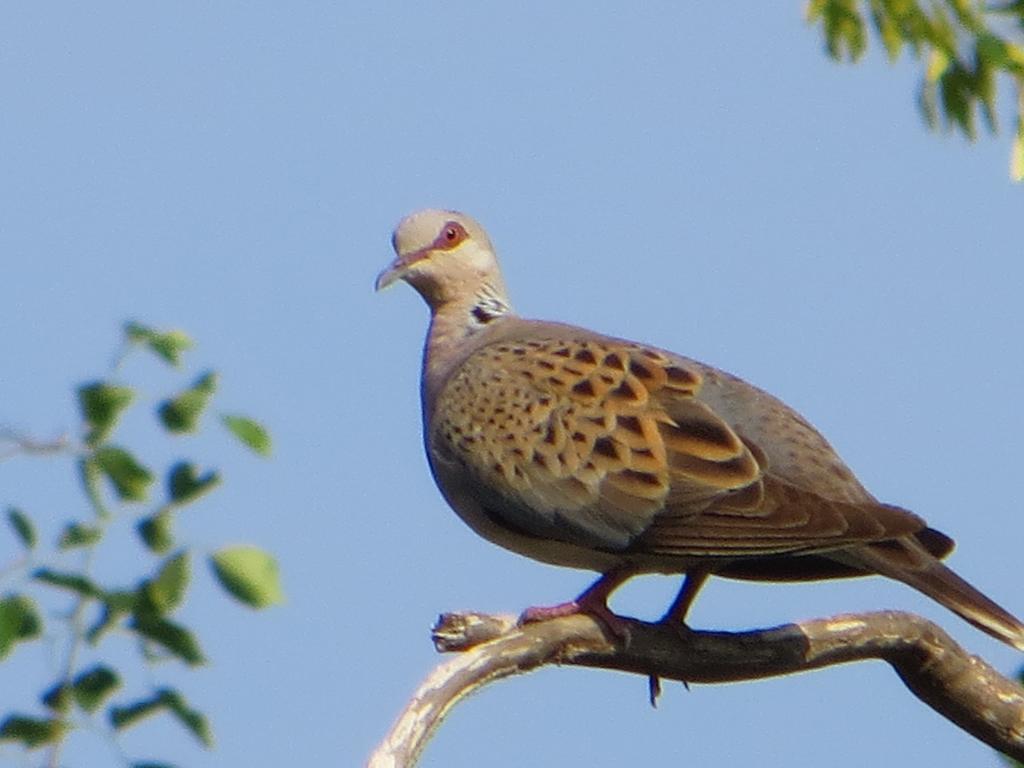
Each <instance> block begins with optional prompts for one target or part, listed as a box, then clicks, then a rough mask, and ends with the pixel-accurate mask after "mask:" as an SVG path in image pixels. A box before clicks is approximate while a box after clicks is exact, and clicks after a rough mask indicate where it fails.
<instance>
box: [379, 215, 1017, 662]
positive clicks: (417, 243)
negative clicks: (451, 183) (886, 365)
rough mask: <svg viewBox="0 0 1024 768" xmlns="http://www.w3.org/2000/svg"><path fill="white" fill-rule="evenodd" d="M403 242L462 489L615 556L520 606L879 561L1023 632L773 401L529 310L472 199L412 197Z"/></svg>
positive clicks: (590, 607)
mask: <svg viewBox="0 0 1024 768" xmlns="http://www.w3.org/2000/svg"><path fill="white" fill-rule="evenodd" d="M392 243H393V245H394V249H395V252H396V253H397V257H396V258H395V260H394V261H393V262H392V263H391V264H390V265H389V266H388V267H387V269H385V270H384V271H383V272H382V273H381V274H380V276H379V277H378V278H377V289H378V290H380V289H381V288H384V287H386V286H388V285H390V284H391V283H393V282H395V281H396V280H405V281H406V282H407V283H409V284H410V285H411V286H412V287H413V288H415V289H416V290H417V291H418V292H419V293H420V295H421V296H423V298H424V299H425V300H426V302H427V304H428V305H429V306H430V312H431V319H430V331H429V334H428V336H427V341H426V347H425V350H424V358H423V380H422V397H423V419H424V437H425V441H426V451H427V456H428V458H429V461H430V466H431V469H432V470H433V473H434V478H435V479H436V481H437V484H438V486H439V487H440V489H441V491H442V493H443V494H444V496H445V498H446V499H447V500H448V503H449V504H451V506H452V507H453V508H454V509H455V511H456V512H457V513H458V514H459V516H460V517H461V518H462V519H463V520H464V521H465V522H466V523H468V524H469V526H470V527H471V528H472V529H473V530H474V531H476V532H477V533H479V534H480V535H481V536H483V537H484V538H486V539H489V540H490V541H492V542H494V543H496V544H499V545H501V546H503V547H506V548H508V549H510V550H512V551H514V552H518V553H520V554H523V555H527V556H529V557H532V558H535V559H537V560H541V561H543V562H546V563H553V564H556V565H563V566H569V567H574V568H585V569H589V570H594V571H598V572H600V573H601V574H602V575H601V577H600V578H599V579H598V580H597V581H596V582H595V583H594V584H593V586H591V587H590V588H589V589H587V590H586V591H585V592H584V593H583V594H582V595H580V596H579V597H578V598H577V599H576V600H575V601H573V602H570V603H565V604H563V605H560V606H554V607H550V608H535V609H530V610H529V611H527V612H526V614H524V618H525V619H527V620H530V619H538V618H544V617H546V616H551V615H560V614H564V613H570V612H574V611H586V612H589V613H591V614H593V615H596V616H598V617H599V618H601V619H603V620H604V621H605V622H606V623H608V624H609V625H610V626H611V627H612V628H615V627H616V620H617V617H616V616H615V615H614V614H612V613H611V611H610V609H609V608H608V606H607V599H608V596H609V595H610V594H611V592H612V591H613V590H614V589H615V588H617V587H618V586H619V585H620V584H622V583H623V582H624V581H625V580H626V579H628V578H630V577H631V576H634V575H636V574H640V573H685V574H686V580H685V582H684V585H683V588H682V590H681V591H680V594H679V597H677V598H676V601H675V602H674V604H673V605H672V607H671V608H670V609H669V611H668V612H667V613H666V616H665V618H666V620H669V619H671V620H678V621H682V620H684V619H685V616H686V611H687V609H688V607H689V604H690V602H691V601H692V599H693V598H694V596H695V595H696V593H697V591H698V590H699V588H700V586H701V585H702V584H703V582H704V581H705V579H706V578H707V577H708V576H709V575H710V574H718V575H720V576H726V577H731V578H739V579H755V580H765V581H801V580H812V579H828V578H839V577H845V576H862V575H868V574H881V575H883V576H888V577H890V578H893V579H897V580H899V581H902V582H904V583H906V584H909V585H910V586H912V587H914V588H915V589H918V590H920V591H921V592H923V593H925V594H926V595H928V596H929V597H931V598H933V599H934V600H937V601H938V602H939V603H941V604H942V605H944V606H946V607H947V608H949V609H950V610H952V611H954V612H955V613H957V614H959V615H960V616H962V617H963V618H964V619H966V620H967V621H969V622H970V623H971V624H973V625H975V626H976V627H978V628H979V629H981V630H983V631H985V632H987V633H989V634H990V635H992V636H994V637H996V638H998V639H1000V640H1002V641H1004V642H1006V643H1008V644H1010V645H1012V646H1015V647H1017V648H1019V649H1021V650H1024V625H1022V624H1021V622H1020V621H1019V620H1017V619H1016V618H1014V617H1013V616H1012V615H1011V614H1010V613H1008V612H1007V611H1005V610H1004V609H1002V608H1000V607H999V606H998V605H996V604H995V603H994V602H993V601H992V600H990V599H988V598H987V597H985V596H984V595H983V594H981V593H980V592H979V591H978V590H976V589H975V588H974V587H972V586H971V585H970V584H968V583H967V582H966V581H964V580H963V579H961V578H960V577H959V576H957V575H956V574H955V573H953V572H952V571H951V570H949V569H948V568H946V567H945V566H944V565H942V563H940V562H939V558H942V557H945V556H946V555H947V554H949V552H950V551H951V550H952V548H953V541H952V539H950V538H949V537H947V536H945V535H944V534H942V533H939V532H938V531H935V530H933V529H931V528H928V527H927V525H926V524H925V522H924V521H923V520H922V519H921V518H919V517H917V516H916V515H914V514H913V513H911V512H908V511H907V510H905V509H900V508H899V507H895V506H891V505H889V504H883V503H881V502H879V501H877V500H876V499H875V498H874V497H873V496H872V495H871V494H870V493H868V491H867V490H865V489H864V487H863V486H862V485H861V484H860V483H859V482H858V481H857V479H856V478H855V477H854V476H853V473H852V472H851V471H850V470H849V469H848V468H847V467H846V465H845V464H843V462H842V460H841V459H840V458H839V457H838V456H837V455H836V453H835V451H833V449H832V447H831V446H830V445H829V444H828V442H826V440H825V438H823V437H822V436H821V435H820V434H819V433H818V432H817V431H816V430H815V429H814V428H813V427H812V426H811V425H810V424H809V423H808V422H807V421H806V420H804V419H803V418H802V417H801V416H800V415H799V414H797V413H796V412H795V411H793V410H792V409H790V408H789V407H788V406H786V405H785V404H783V403H782V402H780V401H779V400H777V399H775V398H774V397H772V396H771V395H769V394H767V393H765V392H762V391H761V390H759V389H757V388H755V387H753V386H751V385H750V384H747V383H746V382H744V381H742V380H740V379H738V378H736V377H735V376H731V375H729V374H728V373H723V372H722V371H719V370H716V369H714V368H711V367H709V366H707V365H703V364H702V363H698V362H696V361H694V360H690V359H687V358H685V357H680V356H678V355H674V354H672V353H670V352H666V351H664V350H661V349H655V348H653V347H649V346H646V345H644V344H638V343H635V342H631V341H624V340H622V339H617V338H612V337H609V336H602V335H600V334H597V333H594V332H592V331H588V330H586V329H583V328H575V327H573V326H569V325H562V324H558V323H549V322H540V321H536V320H525V319H523V318H520V317H517V316H516V315H515V314H514V313H513V312H512V309H511V307H510V305H509V300H508V296H507V293H506V290H505V284H504V281H503V279H502V276H501V271H500V269H499V267H498V262H497V259H496V257H495V254H494V249H493V247H492V246H491V242H490V240H489V239H488V237H487V233H486V232H484V230H483V229H482V228H481V227H480V225H479V224H477V223H476V222H475V221H474V220H473V219H471V218H470V217H468V216H466V215H464V214H461V213H456V212H454V211H441V210H425V211H420V212H419V213H415V214H412V215H411V216H408V217H407V218H405V219H404V220H403V221H402V222H401V223H400V224H399V225H398V228H397V229H396V230H395V233H394V236H393V238H392ZM619 623H621V622H619Z"/></svg>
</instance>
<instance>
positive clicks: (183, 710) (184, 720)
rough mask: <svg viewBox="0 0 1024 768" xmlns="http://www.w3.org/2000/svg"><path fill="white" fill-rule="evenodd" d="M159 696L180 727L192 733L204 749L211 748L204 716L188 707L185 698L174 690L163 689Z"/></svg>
mask: <svg viewBox="0 0 1024 768" xmlns="http://www.w3.org/2000/svg"><path fill="white" fill-rule="evenodd" d="M159 695H160V696H161V698H162V699H163V701H164V702H165V703H166V705H167V708H168V709H170V711H171V712H172V713H173V714H174V716H175V717H176V718H177V719H178V722H180V723H181V724H182V725H184V726H185V727H186V728H188V729H189V730H190V731H192V735H193V736H195V737H196V738H197V739H198V740H199V741H200V742H202V744H203V745H204V746H206V747H212V746H213V733H212V732H211V731H210V724H209V723H208V722H207V720H206V716H205V715H203V714H202V713H201V712H199V711H198V710H195V709H192V708H191V707H190V706H188V703H187V702H186V701H185V698H184V697H183V696H182V695H181V694H180V693H178V692H177V691H175V690H172V689H169V688H163V689H161V690H160V693H159Z"/></svg>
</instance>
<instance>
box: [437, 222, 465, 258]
mask: <svg viewBox="0 0 1024 768" xmlns="http://www.w3.org/2000/svg"><path fill="white" fill-rule="evenodd" d="M468 237H469V233H468V232H466V228H465V227H463V226H462V225H461V224H459V222H457V221H449V222H448V223H447V224H445V225H444V229H442V230H441V233H440V234H439V235H438V236H437V240H435V241H434V247H435V248H441V249H443V250H446V251H447V250H449V249H451V248H454V247H455V246H457V245H458V244H459V243H461V242H462V241H463V240H465V239H466V238H468Z"/></svg>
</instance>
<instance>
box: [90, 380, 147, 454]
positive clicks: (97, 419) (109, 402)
mask: <svg viewBox="0 0 1024 768" xmlns="http://www.w3.org/2000/svg"><path fill="white" fill-rule="evenodd" d="M134 398H135V392H134V390H132V389H130V388H128V387H115V386H112V385H110V384H106V383H104V382H102V381H95V382H92V383H90V384H84V385H83V386H81V387H79V388H78V407H79V410H81V412H82V419H83V421H85V423H86V425H87V426H88V427H89V432H88V433H87V434H86V437H85V442H86V444H87V445H89V446H95V445H98V444H99V443H101V442H103V441H104V440H106V439H107V436H108V435H109V434H110V433H111V431H112V430H113V429H114V427H115V426H117V420H118V419H119V418H120V416H121V413H122V412H123V411H124V409H125V408H127V407H128V406H129V405H131V402H132V400H133V399H134Z"/></svg>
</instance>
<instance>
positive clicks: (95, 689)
mask: <svg viewBox="0 0 1024 768" xmlns="http://www.w3.org/2000/svg"><path fill="white" fill-rule="evenodd" d="M120 687H121V678H120V677H118V674H117V672H115V671H114V670H112V669H111V668H110V667H108V666H106V665H104V664H97V665H96V666H94V667H91V668H89V669H87V670H85V671H84V672H82V673H81V674H79V675H78V676H77V677H75V680H74V682H73V683H72V685H71V690H72V692H73V693H74V696H75V701H76V702H78V706H80V707H81V708H82V709H83V710H85V711H86V712H95V711H96V710H97V709H98V708H99V706H100V705H101V704H102V703H103V701H104V700H105V699H106V698H107V697H108V696H110V694H112V693H113V692H114V691H116V690H117V689H118V688H120Z"/></svg>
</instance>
